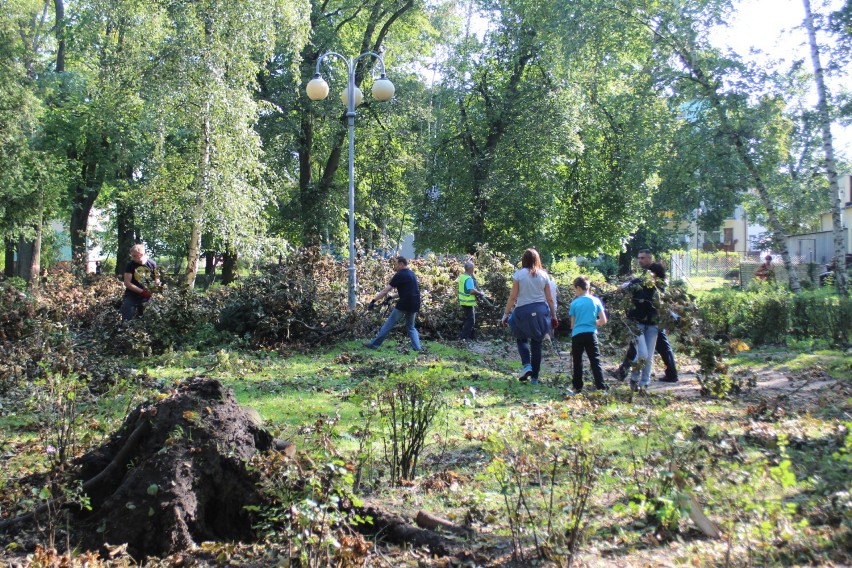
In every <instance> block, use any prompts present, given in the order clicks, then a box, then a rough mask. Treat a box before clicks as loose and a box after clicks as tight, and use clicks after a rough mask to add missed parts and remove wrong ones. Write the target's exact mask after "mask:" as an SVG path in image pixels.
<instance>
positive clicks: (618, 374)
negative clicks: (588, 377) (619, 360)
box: [609, 367, 627, 381]
mask: <svg viewBox="0 0 852 568" xmlns="http://www.w3.org/2000/svg"><path fill="white" fill-rule="evenodd" d="M609 374H610V375H611V376H612V377H613V378H614V379H616V380H619V381H623V380H624V379H626V378H627V369H625V368H624V367H618V368H617V369H615V370H611V371H609Z"/></svg>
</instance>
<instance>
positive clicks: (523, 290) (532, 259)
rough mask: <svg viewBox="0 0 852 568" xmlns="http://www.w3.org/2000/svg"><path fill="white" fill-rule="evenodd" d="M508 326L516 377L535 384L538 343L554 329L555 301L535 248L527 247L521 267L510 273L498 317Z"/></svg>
mask: <svg viewBox="0 0 852 568" xmlns="http://www.w3.org/2000/svg"><path fill="white" fill-rule="evenodd" d="M501 321H502V324H503V325H504V326H509V328H510V329H511V330H512V334H513V335H514V336H515V340H516V341H517V345H518V355H520V357H521V367H522V368H521V372H520V373H519V374H518V380H520V381H524V382H525V381H527V380H529V381H530V383H532V384H537V383H538V379H539V372H540V370H541V342H542V340H543V339H544V338H545V337H546V336H547V334H548V333H550V330H551V327H552V328H553V329H556V327H557V326H558V325H559V321H558V320H557V319H556V304H555V303H554V302H553V296H552V295H551V293H550V278H549V277H548V275H547V272H546V271H545V270H544V269H543V268H542V267H541V257H540V256H539V254H538V251H537V250H535V249H527V250H525V251H524V255H523V257H521V269H520V270H518V271H517V272H515V274H514V275H512V292H511V293H510V294H509V301H508V302H507V303H506V310H505V312H504V313H503V319H502V320H501Z"/></svg>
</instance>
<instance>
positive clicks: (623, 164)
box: [417, 0, 673, 254]
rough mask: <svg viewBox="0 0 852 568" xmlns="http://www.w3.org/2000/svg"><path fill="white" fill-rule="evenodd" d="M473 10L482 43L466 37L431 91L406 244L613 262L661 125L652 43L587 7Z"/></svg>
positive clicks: (641, 197)
mask: <svg viewBox="0 0 852 568" xmlns="http://www.w3.org/2000/svg"><path fill="white" fill-rule="evenodd" d="M483 9H484V10H486V12H485V13H486V14H487V15H489V16H490V18H491V19H490V21H491V25H490V28H489V31H488V33H487V34H486V35H485V37H484V38H483V40H482V41H481V42H479V41H478V40H477V39H476V38H473V37H467V38H465V40H464V41H463V42H462V43H461V44H460V48H459V50H458V51H459V54H460V55H459V57H458V58H455V59H450V60H449V61H448V63H447V67H448V68H449V69H448V70H445V72H444V75H445V80H444V82H443V84H442V86H441V91H439V92H438V93H436V96H437V97H438V100H439V101H440V105H439V107H440V108H439V114H438V123H437V126H436V128H437V131H438V135H437V137H436V140H435V157H436V159H435V175H434V183H433V184H432V187H431V188H430V189H428V190H427V191H426V192H424V195H423V197H422V200H421V204H420V218H421V223H420V229H419V232H418V234H417V242H418V243H422V246H427V247H431V248H440V249H443V250H446V249H449V250H454V251H461V250H469V249H470V248H471V247H472V245H473V244H474V243H475V242H477V241H487V242H488V243H489V244H491V245H492V246H494V247H496V248H498V249H501V250H507V251H514V250H517V249H518V248H519V247H520V248H523V247H524V246H528V245H529V244H533V243H535V244H536V245H537V246H540V247H543V248H547V249H548V250H550V251H553V252H557V253H558V252H561V253H573V254H581V253H585V254H595V253H596V252H600V251H604V250H605V251H610V252H615V251H616V250H618V249H620V248H621V246H622V243H623V242H624V240H626V238H627V237H628V235H629V234H630V233H632V232H633V231H635V230H636V229H637V227H638V226H639V224H640V222H641V220H642V218H643V217H644V216H646V215H648V214H649V206H650V203H651V199H650V198H651V196H652V195H653V193H654V192H655V191H656V188H657V185H658V180H659V174H658V171H659V168H660V164H661V158H662V157H663V156H665V150H664V149H665V148H666V145H667V143H666V137H665V136H664V135H663V133H664V131H665V128H666V125H668V124H669V123H670V122H671V120H672V117H673V113H672V111H671V110H670V109H668V108H667V107H666V104H665V99H664V98H663V96H662V93H660V92H659V90H658V89H657V88H656V86H655V84H654V81H653V76H652V75H651V73H649V72H648V67H647V66H648V62H649V57H650V56H651V54H652V51H651V48H652V42H651V41H650V39H651V34H650V33H648V31H647V30H646V29H643V28H641V26H638V25H636V23H635V22H631V21H629V20H627V21H626V25H625V22H622V21H616V20H614V19H613V18H612V16H613V14H612V13H611V11H610V10H609V8H608V3H604V2H599V1H595V0H587V1H584V2H571V3H566V2H529V1H525V0H507V1H504V2H499V3H483ZM447 227H450V228H451V229H452V230H450V231H447V230H446V228H447Z"/></svg>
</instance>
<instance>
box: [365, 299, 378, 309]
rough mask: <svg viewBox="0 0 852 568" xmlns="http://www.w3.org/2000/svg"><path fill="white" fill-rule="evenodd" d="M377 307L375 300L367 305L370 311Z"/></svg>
mask: <svg viewBox="0 0 852 568" xmlns="http://www.w3.org/2000/svg"><path fill="white" fill-rule="evenodd" d="M375 307H376V301H375V300H370V303H369V304H368V305H367V309H368V310H372V309H373V308H375Z"/></svg>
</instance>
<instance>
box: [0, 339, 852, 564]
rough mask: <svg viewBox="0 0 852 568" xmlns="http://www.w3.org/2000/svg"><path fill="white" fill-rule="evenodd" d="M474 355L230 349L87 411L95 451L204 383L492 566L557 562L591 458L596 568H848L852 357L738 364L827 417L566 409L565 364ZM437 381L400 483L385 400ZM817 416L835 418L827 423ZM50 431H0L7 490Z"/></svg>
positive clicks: (714, 407) (749, 409) (683, 401)
mask: <svg viewBox="0 0 852 568" xmlns="http://www.w3.org/2000/svg"><path fill="white" fill-rule="evenodd" d="M474 347H475V349H470V348H468V346H464V345H457V344H452V345H442V344H439V343H434V342H427V351H426V353H423V354H416V353H413V352H411V351H410V350H409V349H408V348H407V345H406V344H405V343H404V342H402V341H400V342H396V341H389V342H388V343H386V344H385V345H384V346H383V347H382V349H380V350H378V351H369V350H367V349H364V348H362V347H361V346H360V344H359V343H358V342H355V341H350V342H345V343H341V344H338V345H336V346H333V347H331V348H320V349H316V350H314V351H312V352H310V353H293V354H279V353H277V352H266V351H239V350H226V349H223V350H220V351H218V352H214V353H200V352H184V353H169V354H166V355H163V356H159V357H154V358H149V359H145V360H141V361H135V362H132V365H133V368H134V369H135V372H136V373H138V374H140V375H143V376H144V377H146V380H145V381H142V383H144V384H145V385H146V386H141V384H140V383H139V382H134V381H133V380H130V379H128V380H127V381H124V382H122V383H121V384H119V385H116V386H115V387H114V388H113V390H112V391H111V392H110V393H109V396H107V397H101V398H100V399H99V400H98V402H97V404H95V405H90V406H86V407H84V408H83V409H82V410H83V413H84V414H85V418H84V419H83V420H84V422H83V423H84V424H85V425H87V426H86V428H87V432H88V438H87V439H86V442H88V443H96V442H97V441H98V440H99V439H102V438H103V437H104V436H106V435H107V434H109V433H110V432H111V431H112V430H113V429H114V428H115V427H116V426H117V424H119V423H120V420H121V419H122V417H123V416H124V413H125V412H126V411H127V410H128V408H130V407H132V406H133V405H135V404H137V403H138V402H140V401H141V400H142V399H143V398H148V397H154V398H156V392H157V391H160V392H166V391H168V390H169V389H170V388H171V387H172V386H173V385H174V384H175V383H177V382H179V381H181V380H183V379H186V378H190V377H193V376H199V375H203V376H210V377H214V378H217V379H220V380H221V381H223V383H224V384H225V385H227V386H228V387H230V388H232V389H233V390H234V392H235V393H236V396H237V398H238V400H239V401H240V403H242V404H244V405H247V406H251V407H253V408H255V409H256V410H257V411H258V412H259V413H260V415H261V416H262V418H263V419H264V420H265V422H266V425H267V427H268V428H269V429H270V430H271V431H273V432H274V433H275V434H276V435H278V436H280V437H282V438H286V439H290V440H293V441H295V442H296V444H297V445H298V446H299V447H300V448H302V449H303V451H311V452H313V453H314V461H316V462H320V463H321V460H326V459H331V456H339V457H340V458H342V459H343V460H344V461H345V462H348V463H349V464H350V467H351V468H352V469H353V470H357V471H359V472H360V474H361V476H362V483H361V485H360V487H359V492H360V493H361V495H362V496H364V497H367V498H369V499H370V500H371V501H372V502H379V503H382V504H383V506H385V507H387V508H389V509H391V510H395V511H397V512H399V513H401V514H404V515H407V516H410V515H413V513H415V512H416V511H417V510H419V509H423V510H427V511H430V512H432V513H435V514H438V515H441V516H444V517H446V518H448V519H451V520H454V521H456V522H458V523H462V522H468V523H469V524H471V526H472V527H473V528H474V529H475V531H476V535H477V536H476V537H474V542H478V543H479V544H478V545H477V546H480V547H482V549H483V550H484V551H486V554H487V555H492V556H494V557H497V556H499V555H500V554H503V555H506V554H509V553H511V547H510V548H506V546H507V543H510V542H511V541H512V538H513V537H514V538H515V539H517V542H520V544H521V545H523V547H525V548H524V550H525V551H526V552H525V555H526V556H525V558H527V560H531V559H532V558H533V557H534V556H535V554H534V553H533V552H531V551H532V550H534V549H535V548H536V542H538V543H539V546H544V544H543V543H545V542H548V543H550V544H548V545H547V546H545V548H541V549H540V550H545V549H547V550H550V552H549V554H551V555H552V556H553V557H554V558H558V557H559V554H563V553H564V550H565V546H566V545H565V542H564V538H563V537H562V536H561V535H562V534H563V533H562V532H560V531H564V530H565V523H566V522H567V521H568V520H569V519H570V518H571V511H572V510H574V509H573V507H574V506H575V505H576V501H575V498H574V497H573V496H572V495H573V494H572V483H575V482H576V481H577V479H579V478H577V477H576V476H577V475H579V474H578V472H579V471H580V470H581V469H582V468H581V466H582V463H580V462H581V461H582V459H590V460H594V465H595V468H594V470H593V471H594V473H595V475H594V476H593V478H587V479H585V481H584V483H588V484H591V485H592V486H593V492H592V495H591V498H590V501H589V505H588V511H587V514H586V517H585V518H586V520H587V521H588V523H589V524H588V528H587V530H586V533H585V537H584V539H583V541H582V544H581V545H580V547H579V550H580V555H581V556H580V558H581V559H582V560H583V561H585V562H587V563H589V564H591V565H608V564H610V563H613V562H621V563H625V564H633V563H636V564H646V563H648V562H656V561H664V562H670V563H689V564H696V565H705V566H710V565H718V564H721V563H724V559H725V558H726V556H727V555H730V556H731V557H732V558H734V559H735V562H734V563H735V564H743V563H748V562H752V563H757V564H779V563H783V564H791V563H792V564H795V563H815V564H822V563H829V562H834V563H837V564H844V563H846V562H849V561H850V560H852V559H850V557H849V555H848V550H849V548H848V543H849V542H850V540H849V539H850V525H852V504H850V502H849V500H848V498H846V500H845V501H844V498H843V497H842V495H843V494H844V493H843V492H844V491H849V489H850V480H852V472H850V450H851V449H852V435H850V434H849V428H850V424H849V416H850V412H852V403H850V393H852V391H850V387H851V386H852V385H850V383H849V378H850V376H852V373H850V372H849V371H850V369H852V357H850V355H848V354H844V353H843V352H840V351H832V350H820V351H814V352H796V351H792V350H790V349H765V350H752V351H747V352H742V353H741V354H740V355H739V356H738V357H737V358H735V359H733V360H732V371H734V372H737V371H749V372H754V373H757V374H759V375H760V376H761V377H768V378H776V379H779V378H784V380H783V381H780V382H781V383H783V384H786V383H787V382H794V381H798V380H805V379H803V378H802V377H803V376H804V375H802V373H806V372H808V370H809V369H813V368H814V367H817V366H818V368H819V369H820V373H821V374H820V375H819V377H817V378H818V379H820V380H821V381H825V382H826V385H827V386H825V392H823V393H822V395H824V397H823V399H815V400H816V402H814V401H813V400H811V399H803V400H802V401H799V400H798V399H797V398H796V397H798V396H799V393H795V392H794V393H793V394H792V395H786V396H785V395H784V394H783V393H782V392H780V391H772V390H766V391H765V392H761V391H760V384H761V383H760V382H758V391H757V392H753V393H749V394H748V395H747V397H746V399H745V400H740V399H731V400H716V399H705V398H701V397H698V396H697V389H698V385H697V384H696V383H695V382H694V379H693V378H691V377H690V375H689V373H688V372H685V373H684V382H683V384H681V385H678V386H677V388H676V389H668V387H665V386H660V387H655V388H654V389H653V390H652V393H651V395H650V396H648V397H641V398H640V397H636V396H634V395H633V394H632V393H631V392H630V391H629V389H627V388H626V387H625V386H624V385H621V384H615V385H614V388H613V389H612V390H611V391H610V392H609V393H589V394H587V395H585V396H578V397H573V398H569V399H567V400H563V393H564V388H565V384H566V382H567V381H568V378H567V377H565V376H558V375H554V374H553V372H552V371H549V370H548V369H552V368H553V367H555V366H556V365H557V364H558V363H560V362H557V360H556V358H555V354H554V353H552V352H550V353H549V354H548V358H547V360H546V365H547V367H546V370H545V372H544V373H543V377H544V384H542V385H537V386H533V385H527V384H521V383H519V382H518V381H517V380H515V379H514V378H513V377H512V372H513V371H514V370H515V369H516V368H517V362H516V360H515V354H514V352H513V349H511V348H510V349H507V348H506V346H505V345H504V344H503V343H502V342H500V341H494V342H482V343H478V344H476V345H475V346H474ZM560 364H561V363H560ZM428 378H431V380H434V381H435V383H434V384H438V385H439V386H440V395H441V400H442V401H443V403H444V406H443V407H442V408H441V409H440V410H439V411H436V412H435V414H434V416H433V418H434V420H433V422H432V427H431V429H430V430H429V432H428V434H427V436H426V447H425V448H424V450H423V452H422V455H421V456H420V459H419V465H418V469H417V470H416V475H415V477H414V479H412V480H410V481H407V482H405V483H403V484H401V485H398V484H394V483H392V482H393V480H392V479H390V478H389V477H388V463H387V460H386V449H387V447H388V443H389V440H390V439H391V438H390V437H389V434H388V433H387V431H386V430H385V429H384V427H383V422H382V419H381V412H379V413H377V414H372V415H371V414H370V412H371V409H380V408H381V404H382V403H381V399H380V398H378V397H377V392H381V391H382V386H383V385H384V386H386V385H389V384H394V382H395V381H403V382H404V381H424V380H426V379H428ZM776 382H778V381H776ZM819 384H822V383H819ZM791 392H792V391H791ZM817 394H820V393H817ZM820 401H821V402H820ZM817 403H819V404H831V405H833V406H832V411H831V412H827V413H821V412H820V408H818V407H815V406H813V405H815V404H817ZM374 405H377V406H374ZM369 416H372V419H371V420H372V422H368V419H369ZM843 416H845V417H846V418H843ZM844 420H845V421H846V423H845V424H844ZM39 423H40V419H39V417H38V416H37V415H35V414H34V413H33V408H32V407H28V406H27V402H26V400H24V399H21V400H19V401H18V404H17V408H16V411H15V412H11V413H8V412H7V413H6V414H4V415H3V416H2V417H0V429H1V430H2V432H3V437H2V440H0V443H1V444H2V445H0V452H7V458H5V461H4V473H3V480H2V482H0V483H2V486H6V485H9V484H13V483H14V479H16V478H17V477H18V476H19V475H21V474H24V473H27V472H30V471H43V470H45V469H46V461H45V457H44V440H45V437H44V436H43V435H41V434H40V433H39ZM320 423H321V424H324V425H327V429H326V430H325V431H324V433H323V435H324V436H326V439H325V442H324V444H325V445H322V444H319V443H318V442H317V436H318V435H319V434H318V431H317V429H316V428H313V429H312V428H305V426H306V425H311V424H320ZM368 429H369V430H371V435H370V436H369V437H367V438H365V437H364V432H365V430H368ZM329 443H330V444H331V445H332V446H333V447H328V444H329ZM83 445H84V444H83V441H82V440H81V449H82V446H83ZM321 447H322V448H324V449H323V450H320V449H319V448H321ZM359 449H360V453H359V454H357V455H356V452H357V451H358V450H359ZM572 480H573V481H572ZM16 495H19V493H17V492H15V491H9V495H7V496H6V497H5V498H4V499H6V502H5V503H3V505H4V507H11V508H15V507H16V506H17V504H16V503H14V502H11V501H12V500H14V499H15V496H16ZM847 495H848V494H847ZM693 497H694V498H695V499H696V500H697V502H698V503H700V507H701V510H703V511H704V513H706V515H707V516H708V517H709V518H710V519H711V520H712V521H713V522H715V523H716V524H717V525H718V527H719V528H720V529H721V530H722V532H723V533H725V535H726V538H725V539H722V540H718V539H709V538H706V537H704V536H703V535H702V534H701V533H700V532H699V531H698V530H697V529H696V528H695V523H694V522H693V521H692V520H691V519H690V517H689V514H688V512H687V508H686V505H684V503H688V501H689V500H690V499H692V498H693ZM521 500H523V503H522V504H521ZM510 519H514V521H513V523H514V524H510V523H509V520H510ZM548 526H549V527H550V528H549V530H548ZM477 539H478V540H477ZM501 551H502V552H501ZM560 551H562V552H560ZM400 562H401V560H400Z"/></svg>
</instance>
